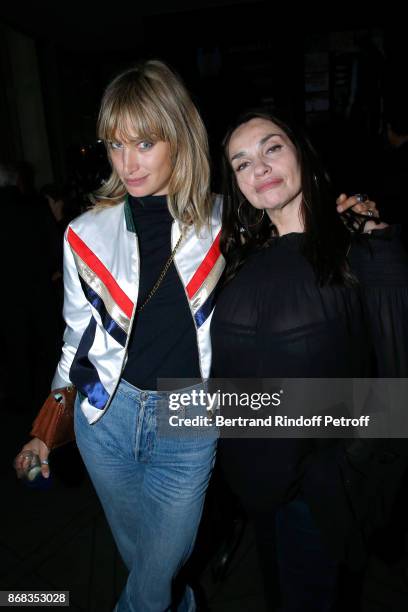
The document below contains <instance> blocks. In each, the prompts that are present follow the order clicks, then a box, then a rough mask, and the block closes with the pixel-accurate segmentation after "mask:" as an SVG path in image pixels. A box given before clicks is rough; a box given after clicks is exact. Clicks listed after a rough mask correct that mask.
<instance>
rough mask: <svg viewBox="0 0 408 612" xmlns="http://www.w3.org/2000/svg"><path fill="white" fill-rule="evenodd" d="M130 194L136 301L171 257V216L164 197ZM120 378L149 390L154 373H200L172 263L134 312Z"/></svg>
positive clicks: (190, 375)
mask: <svg viewBox="0 0 408 612" xmlns="http://www.w3.org/2000/svg"><path fill="white" fill-rule="evenodd" d="M128 197H129V204H130V208H131V211H132V215H133V220H134V224H135V228H136V234H137V238H138V243H139V253H140V281H139V297H138V306H140V305H141V304H143V302H144V300H145V299H146V297H147V295H148V294H149V292H150V290H151V289H152V288H153V286H154V284H155V283H156V281H157V279H158V278H159V276H160V272H161V271H162V269H163V267H164V265H165V263H166V261H167V260H168V258H169V257H170V254H171V226H172V222H173V218H172V216H171V215H170V212H169V210H168V206H167V197H166V196H146V197H143V198H134V197H132V196H128ZM123 378H124V379H125V380H127V381H128V382H130V383H131V384H132V385H134V386H135V387H138V388H139V389H152V390H154V389H156V388H157V379H158V378H200V367H199V361H198V349H197V339H196V331H195V326H194V323H193V319H192V316H191V312H190V307H189V305H188V302H187V298H186V294H185V291H184V288H183V285H182V283H181V280H180V278H179V275H178V273H177V270H176V268H175V265H174V262H173V263H172V264H171V266H170V267H169V269H168V272H167V274H166V276H165V277H164V279H163V281H162V283H161V284H160V287H159V288H158V289H157V291H156V293H155V294H154V295H153V297H152V298H151V300H150V301H149V302H148V303H147V304H146V306H145V307H144V308H143V310H142V312H141V313H139V314H136V316H135V319H134V323H133V328H132V332H131V336H130V341H129V345H128V360H127V363H126V367H125V369H124V371H123Z"/></svg>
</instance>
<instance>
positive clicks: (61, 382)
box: [52, 196, 224, 423]
mask: <svg viewBox="0 0 408 612" xmlns="http://www.w3.org/2000/svg"><path fill="white" fill-rule="evenodd" d="M220 227H221V198H220V197H219V196H216V197H215V201H214V208H213V212H212V216H211V221H210V227H209V228H207V229H204V230H202V231H201V233H200V235H199V236H197V234H196V233H195V231H194V228H193V227H190V228H188V229H187V232H186V235H185V237H184V238H183V240H182V242H181V244H180V247H179V249H178V251H177V252H176V255H175V257H174V264H175V266H176V269H177V272H178V274H179V277H180V279H181V282H182V284H183V286H184V289H185V293H186V299H187V300H188V302H189V306H190V310H191V315H192V317H193V321H194V325H195V328H196V333H197V345H198V355H199V363H200V371H201V376H202V377H203V379H205V378H208V376H209V372H210V365H211V344H210V334H209V330H210V321H211V316H212V311H213V307H214V294H215V288H216V285H217V282H218V280H219V279H220V276H221V274H222V271H223V268H224V258H223V257H222V255H221V254H220V250H219V237H220ZM179 236H180V228H179V224H178V223H177V222H175V221H174V222H173V225H172V229H171V244H172V248H174V245H175V244H176V243H177V240H178V238H179ZM139 271H140V257H139V249H138V242H137V236H136V231H135V227H134V224H133V218H132V213H131V210H130V208H129V205H128V203H127V202H122V203H121V204H117V205H116V206H112V207H109V208H103V209H99V210H89V211H87V212H85V213H84V214H82V215H81V216H80V217H78V218H77V219H75V220H74V221H72V222H71V223H70V224H69V226H68V228H67V230H66V232H65V237H64V319H65V322H66V328H65V332H64V345H63V348H62V355H61V359H60V361H59V363H58V366H57V369H56V372H55V375H54V378H53V381H52V389H56V388H58V387H64V386H67V385H70V384H74V385H75V386H76V387H77V389H78V391H79V394H80V397H81V407H82V410H83V412H84V414H85V416H86V418H87V419H88V421H89V423H94V422H96V421H97V420H98V419H99V418H100V417H101V416H102V415H103V414H104V412H105V411H106V410H107V408H108V406H109V403H110V399H111V397H112V395H113V393H114V391H115V389H116V387H117V385H118V384H119V380H120V377H121V374H122V372H123V369H124V367H125V364H126V359H127V345H128V342H129V338H130V333H131V329H132V324H133V320H134V317H135V308H136V304H137V296H138V288H139ZM169 324H171V323H170V322H169Z"/></svg>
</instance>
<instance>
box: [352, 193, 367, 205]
mask: <svg viewBox="0 0 408 612" xmlns="http://www.w3.org/2000/svg"><path fill="white" fill-rule="evenodd" d="M354 197H355V198H357V202H360V203H363V202H366V201H367V200H368V195H367V194H366V193H356V194H355V195H354Z"/></svg>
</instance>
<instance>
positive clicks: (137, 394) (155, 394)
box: [117, 378, 207, 400]
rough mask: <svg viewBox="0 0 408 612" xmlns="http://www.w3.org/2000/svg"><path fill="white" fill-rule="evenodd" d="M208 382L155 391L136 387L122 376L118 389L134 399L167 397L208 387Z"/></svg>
mask: <svg viewBox="0 0 408 612" xmlns="http://www.w3.org/2000/svg"><path fill="white" fill-rule="evenodd" d="M206 388H207V386H206V383H205V382H200V383H197V384H196V385H191V386H189V387H182V388H178V389H171V390H170V389H169V390H168V391H155V390H150V389H139V387H135V386H134V385H132V384H131V383H130V382H128V381H127V380H125V379H124V378H121V379H120V381H119V385H118V388H117V391H120V393H123V394H124V395H127V396H128V397H131V398H132V399H136V400H138V399H143V400H147V399H150V398H151V399H167V398H168V397H169V395H170V394H172V393H182V392H184V393H188V391H192V390H193V389H206Z"/></svg>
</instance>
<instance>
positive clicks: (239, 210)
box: [237, 200, 265, 228]
mask: <svg viewBox="0 0 408 612" xmlns="http://www.w3.org/2000/svg"><path fill="white" fill-rule="evenodd" d="M245 202H246V200H242V202H241V204H240V205H239V206H238V210H237V217H238V221H239V222H240V224H241V225H242V226H243V227H248V228H250V227H255V226H256V225H259V224H260V223H262V221H263V219H264V216H265V209H264V208H263V209H262V211H261V218H260V219H259V221H256V223H251V224H249V223H248V225H247V224H246V223H245V222H244V221H242V219H241V206H242V205H243V204H244V203H245Z"/></svg>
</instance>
